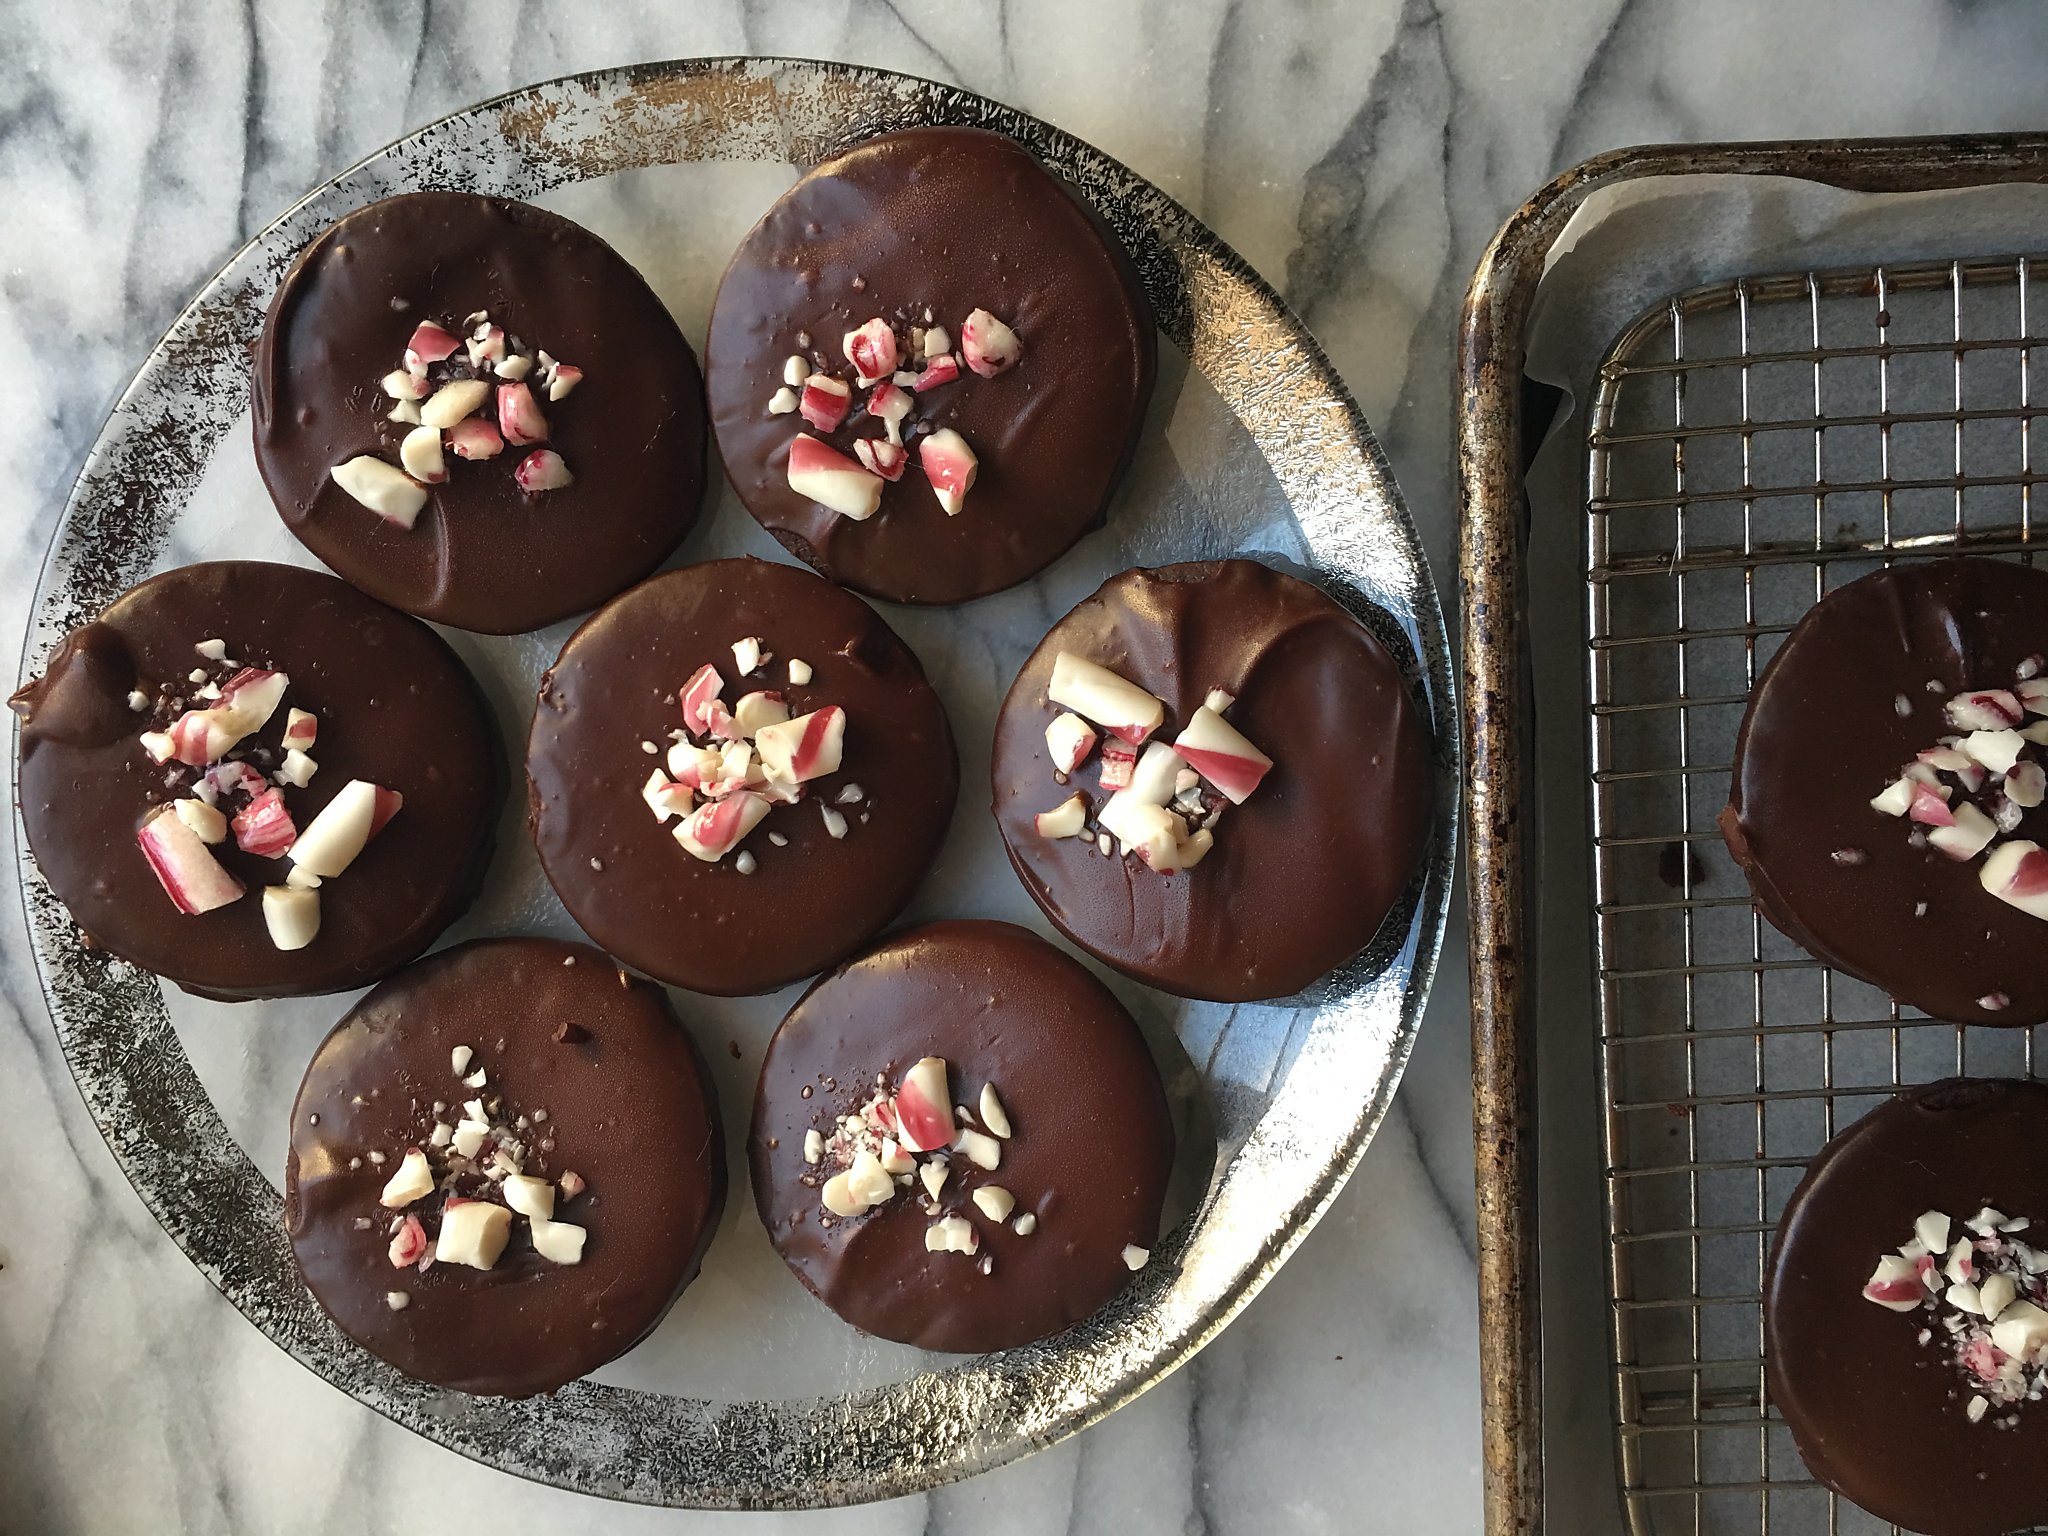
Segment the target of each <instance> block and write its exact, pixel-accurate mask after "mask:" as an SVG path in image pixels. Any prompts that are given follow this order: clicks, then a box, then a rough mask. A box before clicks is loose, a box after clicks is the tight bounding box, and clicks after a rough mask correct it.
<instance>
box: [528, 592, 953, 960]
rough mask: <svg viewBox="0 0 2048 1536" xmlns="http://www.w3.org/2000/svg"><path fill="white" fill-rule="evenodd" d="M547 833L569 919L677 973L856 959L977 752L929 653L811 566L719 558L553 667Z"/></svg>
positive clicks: (536, 784) (538, 716)
mask: <svg viewBox="0 0 2048 1536" xmlns="http://www.w3.org/2000/svg"><path fill="white" fill-rule="evenodd" d="M526 772H527V779H528V783H529V787H530V795H531V800H530V816H531V820H532V826H533V837H534V842H535V844H536V845H537V846H538V848H539V849H540V858H541V865H542V867H543V868H544V869H545V870H546V872H547V877H548V879H549V881H550V882H551V883H552V884H553V885H554V888H555V890H556V892H557V893H558V894H559V895H560V896H561V898H562V902H563V904H564V905H565V906H567V907H568V909H569V912H570V915H572V916H573V917H574V918H575V919H576V920H577V922H579V923H581V924H582V925H583V929H584V931H585V932H586V933H588V934H589V935H590V936H591V938H593V939H594V940H596V941H597V942H598V943H600V944H602V945H603V946H604V947H605V948H606V949H607V950H609V951H611V953H613V954H615V955H617V956H618V957H619V958H620V959H622V960H624V961H625V962H626V963H627V964H629V965H633V966H637V967H638V968H639V969H641V970H643V971H646V972H648V973H649V974H650V975H654V976H659V977H661V978H662V979H663V980H664V981H670V982H674V983H675V984H676V985H677V986H683V987H689V988H692V989H693V990H695V991H699V992H712V993H720V994H726V995H735V994H741V993H752V992H765V991H768V990H770V989H772V988H774V987H779V986H783V985H785V984H786V983H788V982H792V981H796V980H799V979H801V978H803V977H805V976H810V975H813V974H815V973H816V972H818V971H820V970H822V969H824V968H825V967H826V966H828V965H831V964H833V963H834V962H836V961H838V960H841V959H843V958H845V956H846V955H848V954H849V953H851V952H852V951H853V950H854V949H856V948H857V947H859V945H861V944H862V943H863V942H865V941H866V940H867V939H868V938H869V937H871V936H872V935H873V934H875V933H876V932H878V931H879V930H880V929H881V928H882V927H883V926H884V925H886V924H887V923H888V922H889V921H890V919H892V918H893V917H895V915H896V914H897V913H898V912H899V911H901V910H902V908H903V905H904V903H905V902H907V901H909V899H910V897H911V893H912V892H913V891H915V890H916V888H917V885H918V882H919V881H920V880H922V879H923V877H924V873H925V870H926V869H927V868H928V867H929V866H930V864H931V861H932V859H933V857H934V856H935V855H936V854H937V852H938V848H939V843H940V841H941V840H942V839H943V838H944V836H945V832H946V824H947V822H948V820H949V819H950V818H951V816H952V813H953V799H954V795H955V792H956V791H957V789H958V786H959V767H958V763H957V760H956V758H955V756H954V751H953V736H952V732H951V730H950V729H949V728H948V726H947V724H946V712H945V709H944V707H943V706H942V705H941V704H940V703H939V699H938V695H937V694H936V693H934V692H933V691H932V687H931V684H929V683H928V682H926V681H925V676H924V669H923V668H922V667H920V666H919V665H918V661H917V658H916V657H915V656H914V655H912V654H911V652H910V648H909V647H908V646H906V645H905V644H904V643H903V642H902V641H901V640H899V639H898V638H897V637H896V635H895V633H894V632H893V631H892V630H891V629H890V628H889V626H888V625H886V624H884V623H883V622H882V621H881V619H879V618H878V617H876V615H875V613H874V611H873V610H872V609H870V608H869V607H868V606H867V605H866V604H865V603H863V602H862V601H861V600H860V599H859V598H857V597H853V596H851V595H849V594H848V593H845V592H843V591H841V590H840V589H839V588H837V587H835V586H833V585H832V584H831V583H829V582H826V581H822V580H820V579H819V578H818V577H816V576H813V575H812V574H811V573H810V572H809V571H805V570H802V569H800V568H798V567H796V566H791V565H779V564H772V563H770V562H767V561H763V560H715V561H710V562H708V563H706V564H703V565H692V566H686V567H684V568H683V569H681V570H676V571H668V572H665V573H664V574H662V575H660V576H657V577H655V578H653V579H652V580H650V581H647V582H643V583H642V584H641V585H640V586H638V587H635V588H634V589H633V590H632V591H630V592H628V593H626V594H625V595H624V596H622V597H619V598H617V599H615V600H614V601H612V602H610V603H608V604H606V605H605V607H604V608H602V609H601V610H599V611H598V612H597V613H596V614H594V615H593V616H592V617H591V618H590V619H589V620H588V621H587V622H586V623H585V624H584V625H583V627H582V628H581V629H579V630H577V631H576V633H575V634H574V635H572V636H571V637H570V639H569V642H568V644H566V645H565V646H563V647H562V654H561V656H560V657H559V658H558V659H557V660H556V662H555V664H554V666H553V667H552V668H551V669H550V670H549V671H548V673H547V675H546V676H545V677H544V678H543V679H542V680H541V688H540V703H539V707H538V708H537V709H536V710H535V712H534V719H533V733H532V736H531V738H530V739H529V741H528V743H527V754H526Z"/></svg>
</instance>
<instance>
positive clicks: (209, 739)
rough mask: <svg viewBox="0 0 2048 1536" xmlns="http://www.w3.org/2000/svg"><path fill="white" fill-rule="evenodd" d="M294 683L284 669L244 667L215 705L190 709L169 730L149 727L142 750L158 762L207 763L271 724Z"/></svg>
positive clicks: (223, 687)
mask: <svg viewBox="0 0 2048 1536" xmlns="http://www.w3.org/2000/svg"><path fill="white" fill-rule="evenodd" d="M290 682H291V679H290V678H289V677H288V676H287V675H286V674H284V673H282V672H272V671H267V670H265V669H264V668H261V667H244V668H242V670H241V671H239V672H237V673H236V674H235V675H234V676H233V677H231V678H229V679H228V680H227V682H226V683H225V684H224V685H223V686H222V688H221V691H220V698H219V700H218V701H216V702H215V703H214V704H213V705H211V706H210V707H208V708H206V709H188V710H186V711H185V713H184V714H182V715H180V716H179V717H178V718H177V719H176V720H175V721H173V722H172V724H171V728H170V730H169V731H168V732H158V731H150V732H146V733H145V734H144V736H143V741H142V745H143V749H144V750H145V751H147V752H148V753H149V755H150V756H151V757H153V758H155V759H156V760H157V761H158V762H163V761H164V760H165V759H166V758H169V757H175V758H176V759H177V760H178V761H179V762H181V763H187V764H190V765H191V766H192V767H194V768H204V767H205V766H206V765H207V764H209V763H213V762H217V761H219V759H220V758H222V757H224V756H225V755H226V754H227V753H228V752H229V751H230V750H231V749H232V748H233V747H234V746H235V744H236V743H237V742H239V741H240V740H241V739H242V738H243V737H245V736H248V735H250V734H252V733H253V732H256V731H260V730H261V729H263V727H264V726H265V725H267V724H269V723H270V717H271V716H272V715H274V714H276V713H277V706H278V705H279V704H280V703H282V702H283V700H284V691H285V688H286V687H287V686H288V685H289V684H290ZM249 771H250V774H251V777H253V778H256V779H257V782H258V783H259V784H260V783H261V779H260V777H258V776H256V775H255V772H254V770H253V769H252V770H249ZM251 793H254V791H253V790H252V791H251Z"/></svg>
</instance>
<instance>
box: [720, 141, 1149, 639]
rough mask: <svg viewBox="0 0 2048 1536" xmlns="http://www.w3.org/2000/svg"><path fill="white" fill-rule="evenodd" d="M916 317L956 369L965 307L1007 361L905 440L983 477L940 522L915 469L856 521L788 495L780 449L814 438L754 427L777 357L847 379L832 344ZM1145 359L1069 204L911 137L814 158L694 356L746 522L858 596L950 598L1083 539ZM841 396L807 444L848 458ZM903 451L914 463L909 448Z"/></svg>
mask: <svg viewBox="0 0 2048 1536" xmlns="http://www.w3.org/2000/svg"><path fill="white" fill-rule="evenodd" d="M856 282H859V283H860V284H861V285H862V286H860V287H858V288H856V287H855V286H854V285H855V283H856ZM926 309H930V311H931V315H932V318H931V321H930V322H929V323H931V324H934V325H937V326H939V327H941V328H943V329H944V330H945V331H946V332H947V334H948V336H949V337H950V338H951V340H952V342H953V344H954V347H955V351H956V355H957V349H958V347H959V344H960V322H961V321H963V320H965V319H966V318H967V316H968V314H969V313H970V312H971V311H973V310H975V309H986V310H988V311H990V312H991V313H992V314H994V315H995V316H997V318H999V319H1001V320H1003V321H1005V322H1007V323H1008V324H1009V325H1010V327H1011V328H1012V329H1014V330H1015V331H1016V333H1017V335H1018V337H1019V338H1020V339H1021V340H1022V342H1023V346H1024V354H1023V358H1022V361H1020V362H1019V363H1018V364H1017V365H1016V366H1015V367H1013V368H1011V369H1010V370H1009V371H1007V372H1005V373H1003V374H1000V375H998V376H997V377H995V378H993V379H984V378H978V377H976V376H975V375H974V374H972V373H970V372H968V371H967V370H966V368H965V365H964V364H963V365H962V370H961V377H960V379H959V380H958V381H957V382H956V383H953V384H948V385H944V386H941V387H939V388H937V389H934V390H931V391H928V392H927V393H925V394H923V395H920V396H919V397H918V408H917V414H916V415H915V416H913V417H912V418H911V420H910V422H907V423H906V424H905V425H906V429H909V428H911V427H913V426H914V424H915V423H917V422H920V421H922V422H929V423H930V424H931V425H932V426H934V427H951V428H953V429H954V430H955V431H957V432H959V433H960V435H961V436H962V437H964V438H966V439H967V441H968V444H969V445H970V446H971V447H972V448H973V449H974V452H975V454H976V456H977V457H978V458H979V460H980V466H981V467H980V472H979V477H978V478H977V479H976V481H975V483H974V488H973V489H972V490H971V491H969V492H968V493H967V504H966V507H965V509H964V510H962V511H961V512H960V513H959V514H958V515H957V516H953V517H948V516H947V515H946V513H945V512H944V510H943V509H942V508H941V507H940V506H939V503H938V499H937V497H936V496H934V495H933V493H932V488H931V483H930V482H929V480H927V479H926V477H925V474H924V471H923V469H922V468H921V467H920V465H919V464H917V463H916V462H913V463H912V464H911V465H910V467H909V469H908V470H906V471H905V473H904V475H903V478H902V479H901V480H898V481H896V482H895V483H894V484H891V485H888V486H885V487H884V488H883V491H882V506H881V510H880V511H879V512H877V513H876V514H875V516H874V517H872V518H870V519H869V520H867V521H866V522H854V521H853V520H851V519H849V518H844V517H841V516H839V515H838V514H837V513H835V512H832V511H830V510H829V509H827V508H824V507H821V506H818V505H817V504H816V503H814V502H812V501H810V500H809V499H807V498H806V497H803V496H800V495H798V494H797V493H796V492H795V491H793V490H791V489H790V488H789V479H788V467H787V466H788V456H789V445H790V443H791V441H792V440H793V439H794V438H795V436H796V434H797V433H798V432H810V433H811V435H812V436H814V437H817V436H823V434H820V433H818V432H816V431H815V430H814V429H812V428H810V427H808V426H806V425H805V423H804V420H803V418H802V417H801V416H796V415H787V416H771V415H770V414H769V413H768V409H767V406H768V400H769V397H770V396H771V395H773V394H774V393H775V391H776V389H777V388H778V387H779V386H780V385H781V384H782V368H783V363H784V361H785V360H786V359H787V358H789V357H790V356H791V355H793V354H801V355H803V356H805V357H807V358H812V359H813V363H814V366H821V367H822V368H823V370H824V371H826V372H829V373H834V374H837V375H838V376H839V377H841V378H845V379H848V380H849V381H850V380H851V379H852V377H853V370H852V368H851V367H850V365H849V364H848V363H847V360H846V357H845V354H844V352H843V351H842V338H843V337H844V336H845V334H846V333H847V332H848V331H851V330H853V329H855V328H856V327H858V326H860V325H861V324H863V323H864V322H866V321H868V320H870V319H873V318H874V317H875V316H877V315H881V316H883V317H885V318H887V319H889V320H890V321H891V322H892V323H893V322H895V321H896V320H897V319H898V317H899V312H900V313H901V316H902V318H904V319H908V320H915V321H916V322H918V323H919V324H920V325H921V324H923V323H925V322H924V320H923V315H924V311H925V310H926ZM800 334H803V335H808V336H809V337H810V344H809V345H807V346H806V345H799V344H798V341H797V337H798V336H799V335H800ZM1157 350H1158V341H1157V338H1156V336H1155V334H1154V330H1153V323H1152V311H1151V307H1150V305H1149V304H1147V302H1146V300H1145V296H1144V290H1143V288H1141V287H1140V286H1139V283H1138V280H1137V275H1136V273H1135V271H1134V270H1133V268H1132V267H1131V263H1130V259H1129V258H1128V257H1127V256H1126V255H1125V254H1124V252H1123V249H1122V247H1121V246H1119V245H1118V244H1117V242H1116V239H1115V237H1114V236H1112V235H1111V234H1110V233H1109V231H1108V229H1107V228H1106V227H1105V226H1104V225H1103V223H1102V221H1101V220H1100V219H1099V218H1098V217H1097V216H1096V214H1095V212H1094V210H1093V209H1091V208H1090V207H1089V206H1088V205H1087V203H1086V202H1085V201H1084V200H1083V199H1082V197H1081V195H1080V193H1079V192H1077V191H1075V189H1073V188H1072V187H1070V186H1068V185H1067V184H1066V183H1065V182H1064V181H1062V180H1060V179H1059V178H1058V177H1056V176H1054V175H1053V174H1052V173H1051V172H1049V171H1047V170H1046V169H1045V167H1044V166H1042V165H1040V164H1039V163H1038V161H1037V160H1036V159H1035V158H1034V157H1033V156H1032V155H1031V154H1030V152H1029V151H1027V150H1025V149H1024V148H1022V147H1021V146H1020V145H1018V144H1016V143H1015V142H1013V141H1012V140H1010V139H1007V138H1004V137H1002V136H1001V135H999V134H994V133H988V132H985V131H983V130H981V129H975V128H914V129H909V130H906V131H904V132H901V133H890V134H884V135H882V136H881V137H880V138H876V139H870V140H869V141H868V142H867V143H865V144H861V145H857V146H856V147H855V148H853V149H850V150H848V151H846V152H845V153H843V154H839V155H835V156H833V157H832V158H831V159H829V160H826V161H824V162H823V163H821V164H820V165H818V166H817V167H816V168H815V169H814V170H812V171H811V172H810V174H809V175H807V176H805V177H804V178H803V179H802V180H801V181H799V182H798V183H797V184H796V185H795V186H794V187H792V188H791V189H790V190H789V191H788V192H786V193H785V194H784V195H783V197H782V199H781V200H780V201H779V202H777V203H776V204H775V206H774V207H773V208H771V209H769V210H768V213H767V215H766V216H765V217H764V218H763V219H762V220H761V222H760V223H759V224H757V225H756V226H755V227H754V229H753V231H752V232H751V233H750V234H748V236H747V238H746V239H745V240H744V241H742V242H741V244H740V248H739V250H738V252H737V253H736V254H735V255H734V256H733V259H732V265H731V266H730V267H729V268H728V269H727V271H726V274H725V278H724V280H723V281H722V282H721V283H720V284H719V289H718V298H717V302H716V303H715V305H714V306H713V308H712V311H711V331H710V335H709V338H708V339H707V340H706V342H705V348H704V357H705V370H706V375H707V380H708V389H709V397H710V402H711V420H712V426H713V428H714V430H715V431H716V432H717V434H718V446H719V451H720V452H721V453H722V454H723V455H724V458H725V467H726V473H727V474H728V475H730V476H731V478H732V483H733V487H734V489H735V490H737V491H738V492H739V495H740V500H742V501H743V502H745V503H746V505H747V510H749V511H750V512H752V513H753V514H754V516H755V517H756V518H757V519H759V521H760V523H761V525H762V526H763V527H764V528H766V529H767V530H768V531H769V532H770V533H772V534H774V535H775V537H776V538H777V539H779V540H781V541H782V543H783V545H784V547H785V548H787V549H788V550H789V551H790V552H791V553H792V554H794V555H796V556H797V557H798V558H799V559H802V560H805V561H808V562H809V563H810V564H812V565H814V566H816V567H817V568H818V569H819V570H820V571H822V572H823V573H824V574H825V575H827V576H829V577H831V578H832V579H833V580H834V581H837V582H842V583H844V584H845V585H846V586H849V587H852V588H854V589H855V590H856V591H860V592H866V593H868V594H870V595H871V596H874V597H881V598H888V599H890V600H892V601H895V602H905V603H958V602H964V601H966V600H967V599H968V598H973V597H981V596H983V595H984V594H986V593H990V592H995V591H999V590H1000V589H1002V588H1004V587H1007V586H1011V585H1014V584H1015V583H1017V582H1019V581H1022V580H1024V579H1025V578H1026V577H1028V576H1030V575H1032V574H1033V573H1035V572H1037V571H1040V570H1042V569H1044V568H1045V567H1046V566H1047V565H1049V564H1051V563H1052V562H1053V561H1054V560H1056V559H1057V558H1059V556H1060V555H1061V554H1063V553H1065V552H1066V550H1067V549H1069V548H1070V547H1071V546H1072V545H1073V543H1074V541H1075V540H1077V539H1079V538H1080V537H1081V535H1082V534H1084V533H1086V532H1088V531H1089V530H1090V529H1093V528H1099V527H1101V526H1102V522H1103V519H1104V517H1105V515H1106V513H1107V509H1108V503H1109V499H1110V496H1111V494H1112V493H1113V492H1114V490H1115V489H1116V486H1117V483H1118V481H1119V480H1121V479H1122V477H1123V472H1124V469H1125V467H1126V466H1127V465H1128V464H1129V462H1130V457H1131V453H1132V451H1133V449H1134V448H1135V447H1136V444H1137V437H1138V432H1139V428H1140V427H1141V426H1142V425H1143V422H1144V417H1145V407H1146V404H1147V402H1148V401H1149V400H1150V399H1151V396H1152V380H1153V374H1154V371H1155V369H1156V366H1157ZM861 394H862V392H861V391H859V390H858V389H857V388H856V397H855V401H854V409H853V410H852V411H850V412H849V413H848V416H847V419H846V421H845V422H844V423H843V424H842V425H841V426H840V428H839V430H838V431H837V432H834V433H832V434H830V435H829V437H827V438H826V440H827V441H829V442H831V443H832V444H833V445H834V446H835V447H837V448H838V449H839V450H840V451H841V452H842V453H845V454H847V455H848V456H849V457H850V456H851V455H852V452H853V441H854V439H855V438H856V437H874V436H879V435H880V427H879V425H878V424H877V423H876V422H875V421H873V420H872V419H871V418H868V417H866V416H865V415H864V414H863V413H862V412H861V410H860V397H861ZM905 441H906V442H909V443H911V444H912V452H911V456H912V459H913V461H915V459H916V448H915V442H916V437H915V435H914V433H913V432H911V431H909V430H906V437H905Z"/></svg>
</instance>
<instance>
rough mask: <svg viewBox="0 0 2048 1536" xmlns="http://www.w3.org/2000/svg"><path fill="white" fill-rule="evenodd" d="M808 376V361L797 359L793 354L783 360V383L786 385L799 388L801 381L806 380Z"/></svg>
mask: <svg viewBox="0 0 2048 1536" xmlns="http://www.w3.org/2000/svg"><path fill="white" fill-rule="evenodd" d="M810 376H811V365H810V362H809V360H808V359H805V358H801V357H798V356H797V355H796V354H795V353H794V352H792V353H791V354H790V355H789V356H788V357H786V358H784V359H783V362H782V382H783V383H785V384H788V385H790V386H791V387H796V386H800V385H801V384H802V383H803V381H804V380H805V379H808V378H809V377H810Z"/></svg>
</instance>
